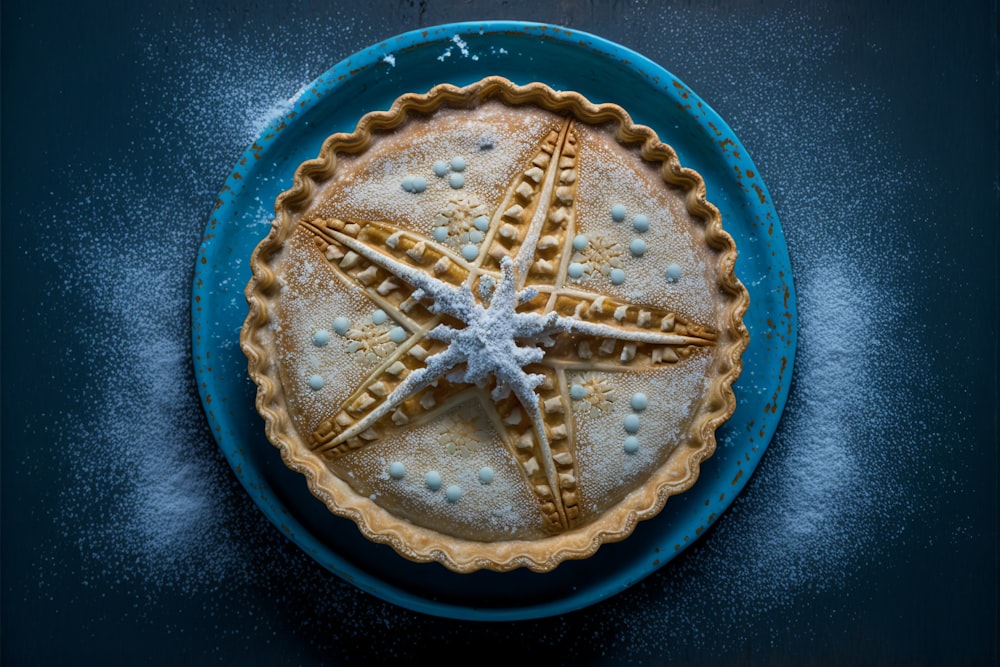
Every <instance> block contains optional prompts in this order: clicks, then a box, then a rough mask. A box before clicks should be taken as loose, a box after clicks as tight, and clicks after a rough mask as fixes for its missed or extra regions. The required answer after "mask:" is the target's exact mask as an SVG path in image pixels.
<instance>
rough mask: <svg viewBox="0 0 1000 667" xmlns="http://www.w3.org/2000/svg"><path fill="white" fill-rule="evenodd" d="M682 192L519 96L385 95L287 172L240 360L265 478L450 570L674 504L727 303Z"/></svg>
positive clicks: (524, 561)
mask: <svg viewBox="0 0 1000 667" xmlns="http://www.w3.org/2000/svg"><path fill="white" fill-rule="evenodd" d="M705 197H706V194H705V185H704V182H703V180H702V178H701V177H700V176H699V174H697V173H696V172H694V171H692V170H690V169H686V168H683V167H681V166H680V164H679V162H678V159H677V156H676V154H675V152H674V151H673V149H671V148H670V147H669V146H667V145H665V144H663V143H662V142H660V141H659V139H658V138H657V136H656V134H655V133H654V132H653V131H652V130H651V129H650V128H648V127H644V126H639V125H635V124H633V122H632V121H631V119H630V117H629V116H628V114H627V113H626V112H625V111H624V110H623V109H622V108H621V107H619V106H616V105H613V104H599V105H595V104H592V103H590V102H589V101H587V100H586V99H585V98H584V97H582V96H581V95H579V94H577V93H573V92H559V91H554V90H552V89H550V88H548V87H547V86H545V85H543V84H540V83H531V84H528V85H525V86H519V85H515V84H513V83H512V82H510V81H508V80H506V79H502V78H499V77H489V78H486V79H483V80H481V81H479V82H477V83H474V84H472V85H469V86H467V87H464V88H459V87H455V86H452V85H448V84H442V85H439V86H436V87H434V88H433V89H432V90H430V91H429V92H428V93H426V94H407V95H404V96H402V97H400V98H399V99H398V100H396V102H395V103H394V104H393V105H392V107H391V108H390V109H389V110H388V111H384V112H372V113H369V114H367V115H365V116H364V117H363V118H362V119H361V120H360V122H359V123H358V126H357V129H356V130H355V131H354V132H352V133H350V134H346V133H341V134H334V135H332V136H330V137H328V138H327V139H326V141H325V142H324V143H323V146H322V150H321V151H320V154H319V157H318V158H317V159H314V160H310V161H307V162H305V163H303V164H302V165H300V166H299V168H298V169H297V170H296V172H295V178H294V186H293V187H292V188H291V189H290V190H288V191H286V192H283V193H282V194H281V195H280V196H279V197H278V199H277V201H276V203H275V214H276V217H275V220H274V222H273V224H272V227H271V230H270V234H269V235H268V236H267V238H265V239H264V240H263V241H262V242H261V243H260V244H259V245H258V246H257V248H256V250H255V251H254V253H253V255H252V257H251V267H252V270H253V277H252V279H251V280H250V282H249V284H248V285H247V288H246V296H247V300H248V303H249V306H250V312H249V315H248V317H247V319H246V321H245V323H244V326H243V329H242V333H241V344H242V347H243V350H244V352H245V353H246V355H247V358H248V361H249V373H250V376H251V377H252V378H253V380H254V382H255V383H256V384H257V387H258V390H257V401H256V404H257V409H258V411H259V412H260V414H261V415H262V417H263V418H264V421H265V424H266V432H267V436H268V438H269V440H270V441H271V442H272V443H273V444H274V445H275V446H276V447H277V448H278V449H279V450H280V452H281V456H282V458H283V460H284V462H285V464H286V465H287V466H288V467H290V468H291V469H293V470H296V471H299V472H301V473H302V474H303V475H305V477H306V479H307V482H308V485H309V489H310V490H311V491H312V493H313V494H314V495H315V496H316V497H317V498H319V499H320V500H322V501H323V502H324V503H325V504H326V506H327V507H328V508H329V509H330V511H331V512H333V513H334V514H337V515H340V516H344V517H348V518H350V519H352V520H353V521H354V522H355V523H357V525H358V527H359V528H360V530H361V531H362V532H363V533H364V535H365V536H366V537H367V538H369V539H370V540H373V541H375V542H380V543H385V544H389V545H391V546H392V547H393V548H394V549H395V550H396V551H397V552H399V554H401V555H402V556H405V557H406V558H408V559H411V560H414V561H437V562H440V563H442V564H443V565H444V566H446V567H448V568H449V569H451V570H454V571H456V572H472V571H475V570H479V569H489V570H494V571H509V570H513V569H516V568H520V567H526V568H529V569H531V570H535V571H539V572H545V571H549V570H551V569H553V568H555V567H556V566H557V565H558V564H559V563H561V562H562V561H564V560H566V559H582V558H587V557H589V556H591V555H593V554H594V553H595V552H596V551H597V550H598V548H599V547H600V546H601V544H603V543H605V542H611V541H617V540H621V539H624V538H625V537H627V536H628V535H629V534H631V533H632V531H633V529H634V528H635V526H636V523H637V522H638V521H641V520H644V519H648V518H650V517H653V516H655V515H656V514H657V513H658V512H660V510H661V509H662V508H663V506H664V503H665V502H666V500H667V498H668V497H669V496H671V495H674V494H678V493H681V492H683V491H685V490H687V489H688V488H690V487H691V485H692V484H693V483H694V482H695V480H696V479H697V477H698V471H699V467H700V464H701V463H702V461H704V460H705V459H706V458H708V457H709V456H711V454H712V453H713V451H714V449H715V446H716V443H715V431H716V429H717V428H718V427H719V425H720V424H722V423H723V422H724V421H725V420H726V419H728V418H729V417H730V415H731V414H732V413H733V410H734V408H735V398H734V395H733V391H732V384H733V382H734V381H735V380H736V378H737V377H738V376H739V373H740V369H741V355H742V353H743V351H744V350H745V349H746V346H747V343H748V339H749V335H748V332H747V329H746V327H745V326H744V324H743V321H742V317H743V314H744V313H745V311H746V308H747V305H748V303H749V297H748V294H747V290H746V289H745V287H744V286H743V285H742V284H741V283H740V282H739V280H738V279H737V278H736V277H735V275H734V265H735V261H736V255H737V251H736V246H735V244H734V242H733V240H732V238H731V237H730V236H729V235H728V234H727V233H726V232H725V231H724V230H723V229H722V224H721V217H720V215H719V212H718V210H717V209H716V208H715V207H714V206H712V205H711V204H709V203H708V202H707V201H706V198H705Z"/></svg>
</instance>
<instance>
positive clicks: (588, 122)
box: [241, 77, 749, 572]
mask: <svg viewBox="0 0 1000 667" xmlns="http://www.w3.org/2000/svg"><path fill="white" fill-rule="evenodd" d="M486 101H499V102H501V103H503V104H504V105H507V106H509V107H511V108H514V109H517V108H522V107H524V108H528V107H537V108H541V109H544V110H546V111H548V112H553V113H555V114H557V115H559V116H565V117H567V118H571V119H573V120H574V121H575V122H578V123H580V124H582V125H584V126H601V127H609V128H611V133H612V134H613V136H614V137H615V139H616V140H617V141H618V142H619V143H620V144H621V145H623V146H627V147H637V150H638V153H639V155H640V156H641V158H642V160H644V161H646V162H648V163H650V164H653V165H660V167H659V174H660V176H661V177H662V180H663V183H664V184H666V186H667V187H668V188H671V189H674V190H677V191H679V192H681V193H683V194H682V198H683V205H684V207H685V208H686V210H687V213H688V214H689V215H690V216H691V218H692V219H694V220H695V221H697V224H699V225H700V226H701V232H700V233H701V234H703V239H704V241H703V242H704V245H705V246H707V247H708V248H709V249H710V252H711V253H712V254H711V256H712V258H713V261H714V267H710V269H711V273H712V276H713V280H714V281H715V283H716V286H717V289H718V294H719V296H718V304H720V305H719V306H718V307H717V308H716V314H717V317H718V319H717V321H716V322H713V323H711V324H712V325H713V328H714V329H716V331H715V332H714V334H713V336H714V338H713V341H712V349H713V350H714V351H715V352H714V353H713V354H714V356H713V357H712V362H711V382H710V383H709V384H708V386H707V388H706V390H705V393H704V396H703V397H701V398H700V400H699V402H698V407H697V408H696V410H695V412H696V416H695V419H694V421H693V423H691V424H690V425H689V426H690V430H689V433H690V436H689V437H687V438H686V439H685V440H684V441H683V442H682V443H680V444H678V445H677V446H676V448H675V449H674V450H673V453H672V454H671V455H670V456H669V458H667V460H666V463H665V464H663V465H661V466H660V467H659V468H658V469H656V470H654V471H652V472H651V473H650V474H649V478H648V479H647V480H646V481H645V483H642V484H640V485H638V486H637V487H636V488H634V489H632V490H630V492H629V493H627V494H626V495H625V496H624V497H623V498H622V499H621V500H620V501H619V502H617V504H615V505H614V506H612V507H608V508H605V509H603V510H602V511H601V512H600V515H599V516H596V517H593V518H592V519H590V520H588V521H587V522H586V523H583V524H582V525H579V526H570V527H568V528H565V529H563V530H560V531H558V532H555V533H554V534H549V535H547V536H543V537H537V538H531V539H510V540H504V539H492V540H481V539H464V538H462V537H461V536H460V535H454V534H452V535H445V534H443V533H442V531H440V530H438V529H435V528H429V527H426V526H420V525H416V524H415V523H414V522H413V521H411V520H410V518H407V517H401V516H398V515H397V513H396V511H395V510H394V509H389V508H387V507H392V506H391V505H388V506H383V505H382V504H380V503H379V502H376V501H375V500H373V499H372V498H371V497H369V496H368V495H364V494H362V493H359V492H358V490H357V489H356V488H354V487H352V485H351V483H349V482H348V481H345V479H343V477H342V475H341V474H339V473H338V470H340V469H337V468H336V467H334V466H332V465H331V463H330V460H329V459H328V458H325V457H324V456H322V455H319V454H317V453H316V448H315V443H311V442H310V440H309V437H310V436H309V434H303V433H301V432H300V430H302V426H301V425H298V426H297V424H296V422H295V419H293V418H292V416H291V414H290V413H291V410H292V407H291V402H290V397H289V395H288V393H287V391H288V390H287V388H286V386H285V385H286V384H287V383H288V382H287V377H286V376H283V375H282V369H281V363H280V361H279V359H278V354H277V352H276V342H275V333H274V331H273V328H272V325H273V323H274V321H275V317H277V314H276V313H277V310H278V309H279V308H280V306H279V305H278V302H279V300H280V295H281V280H280V275H279V272H278V270H277V268H276V264H278V261H277V258H278V257H279V256H280V255H281V254H282V252H283V251H286V250H287V247H288V246H289V244H290V243H291V239H292V236H293V234H295V233H296V230H297V229H299V227H300V226H301V222H302V221H303V216H305V214H306V213H309V214H310V215H312V216H313V217H314V218H315V217H316V211H317V210H319V208H321V207H319V206H318V202H319V199H320V198H321V196H322V195H323V192H324V188H325V187H326V186H328V185H329V183H330V182H331V180H332V179H334V177H335V175H336V174H337V170H338V164H339V162H340V161H341V160H344V159H349V157H350V156H357V155H361V154H363V153H365V151H367V150H368V149H369V148H370V147H371V146H372V144H373V142H375V141H376V140H377V139H378V137H381V136H384V135H386V134H389V133H391V131H393V130H396V129H399V128H402V127H404V126H406V125H407V124H408V123H411V122H415V121H418V120H420V119H423V118H426V117H428V116H430V115H432V114H434V113H435V112H437V111H439V110H441V109H445V108H452V109H471V108H476V107H477V106H479V105H481V104H484V103H485V102H486ZM275 213H276V219H275V221H274V224H273V226H272V228H271V231H270V234H269V235H268V236H267V238H265V239H264V240H263V241H262V242H261V243H260V244H259V246H258V247H257V248H256V249H255V251H254V253H253V255H252V257H251V267H252V269H253V278H252V279H251V281H250V282H249V284H248V285H247V288H246V297H247V301H248V304H249V308H250V311H249V314H248V316H247V319H246V321H245V323H244V326H243V329H242V332H241V345H242V348H243V350H244V352H245V354H246V355H247V358H248V369H249V373H250V376H251V377H252V378H253V380H254V382H255V383H256V384H257V387H258V392H257V400H256V406H257V410H258V412H259V413H260V414H261V415H262V417H263V418H264V421H265V429H266V433H267V437H268V439H269V440H270V441H271V442H272V443H273V444H274V445H275V446H276V447H277V448H278V449H279V450H280V452H281V456H282V458H283V460H284V462H285V464H286V465H287V466H288V467H289V468H291V469H293V470H296V471H298V472H300V473H302V474H303V475H304V476H305V477H306V479H307V482H308V485H309V489H310V490H311V492H312V493H313V494H314V495H315V496H316V497H317V498H319V499H320V500H322V501H323V502H324V503H325V504H326V506H327V507H328V508H329V509H330V511H331V512H333V513H334V514H337V515H339V516H344V517H347V518H350V519H352V520H353V521H354V522H355V523H356V524H357V525H358V527H359V528H360V530H361V531H362V532H363V533H364V535H365V536H366V537H367V538H368V539H370V540H372V541H375V542H380V543H385V544H389V545H391V546H392V547H393V548H394V549H395V550H396V551H398V552H399V553H400V554H401V555H403V556H405V557H406V558H409V559H411V560H414V561H421V562H424V561H437V562H440V563H442V564H443V565H445V566H446V567H448V568H449V569H451V570H454V571H456V572H472V571H475V570H478V569H484V568H485V569H490V570H495V571H501V572H503V571H509V570H513V569H517V568H520V567H526V568H529V569H531V570H534V571H538V572H545V571H549V570H551V569H553V568H554V567H556V566H557V565H558V564H559V563H561V562H562V561H564V560H566V559H582V558H587V557H589V556H591V555H592V554H594V553H595V552H596V551H597V549H598V548H599V547H600V546H601V544H603V543H605V542H612V541H618V540H622V539H624V538H625V537H627V536H628V535H629V534H631V533H632V531H633V530H634V528H635V525H636V523H637V522H638V521H640V520H645V519H648V518H651V517H653V516H655V515H656V514H657V513H659V512H660V510H661V509H662V508H663V506H664V504H665V502H666V500H667V498H669V497H670V496H671V495H676V494H678V493H682V492H683V491H685V490H687V489H689V488H690V487H691V486H692V485H693V484H694V482H695V481H696V479H697V477H698V474H699V468H700V465H701V463H702V462H703V461H704V460H705V459H707V458H708V457H709V456H711V455H712V453H713V452H714V450H715V446H716V443H715V431H716V429H717V428H718V427H719V425H721V424H722V423H723V422H724V421H725V420H726V419H728V418H729V417H730V416H731V415H732V413H733V410H734V409H735V397H734V394H733V390H732V385H733V383H734V382H735V380H736V379H737V377H738V376H739V374H740V371H741V356H742V353H743V351H744V350H745V349H746V346H747V343H748V340H749V334H748V332H747V329H746V327H745V326H744V324H743V321H742V318H743V315H744V313H745V311H746V309H747V306H748V303H749V296H748V293H747V291H746V289H745V287H744V286H743V285H742V284H741V283H740V281H739V280H738V279H737V278H736V276H735V274H734V266H735V262H736V256H737V250H736V247H735V243H734V242H733V240H732V238H731V237H730V236H729V234H728V233H726V232H725V231H724V230H723V228H722V222H721V216H720V215H719V212H718V210H717V209H716V208H715V207H714V206H712V205H711V204H710V203H708V202H707V201H706V191H705V184H704V181H703V180H702V178H701V176H700V175H699V174H698V173H696V172H695V171H693V170H691V169H687V168H684V167H682V166H681V165H680V163H679V161H678V158H677V155H676V154H675V152H674V151H673V149H672V148H671V147H670V146H668V145H666V144H664V143H662V142H661V141H659V139H658V138H657V136H656V134H655V133H654V132H653V131H652V130H651V129H650V128H648V127H645V126H639V125H635V124H633V123H632V121H631V119H630V117H629V116H628V114H627V113H626V112H625V111H624V110H623V109H622V108H620V107H619V106H616V105H612V104H601V105H594V104H591V103H590V102H588V101H587V100H586V99H585V98H583V97H582V96H581V95H579V94H577V93H573V92H557V91H553V90H552V89H550V88H548V87H547V86H545V85H543V84H540V83H532V84H528V85H525V86H517V85H515V84H513V83H511V82H509V81H507V80H505V79H502V78H499V77H489V78H486V79H483V80H482V81H479V82H477V83H475V84H472V85H470V86H467V87H464V88H458V87H455V86H452V85H448V84H442V85H439V86H436V87H434V88H433V89H432V90H431V91H429V92H428V93H426V94H407V95H404V96H402V97H400V98H399V99H398V100H397V101H396V102H395V103H394V104H393V105H392V107H391V108H390V109H389V110H388V111H384V112H372V113H369V114H367V115H365V116H364V117H363V118H362V119H361V121H360V122H359V123H358V126H357V129H356V130H355V131H354V132H352V133H350V134H345V133H341V134H334V135H332V136H330V137H329V138H328V139H327V140H326V141H325V142H324V144H323V147H322V149H321V151H320V154H319V157H318V158H317V159H314V160H310V161H308V162H305V163H303V164H302V165H301V166H300V167H299V168H298V169H297V170H296V172H295V177H294V185H293V187H292V188H291V189H289V190H288V191H286V192H284V193H282V194H281V195H280V196H279V197H278V199H277V201H276V203H275ZM321 224H325V223H321ZM372 229H374V226H373V227H372ZM331 238H333V237H331ZM337 238H339V239H341V242H350V239H349V238H346V237H344V235H343V234H341V235H340V236H338V237H337ZM328 240H329V239H328ZM330 242H331V243H336V241H330ZM341 472H342V471H341Z"/></svg>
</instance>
